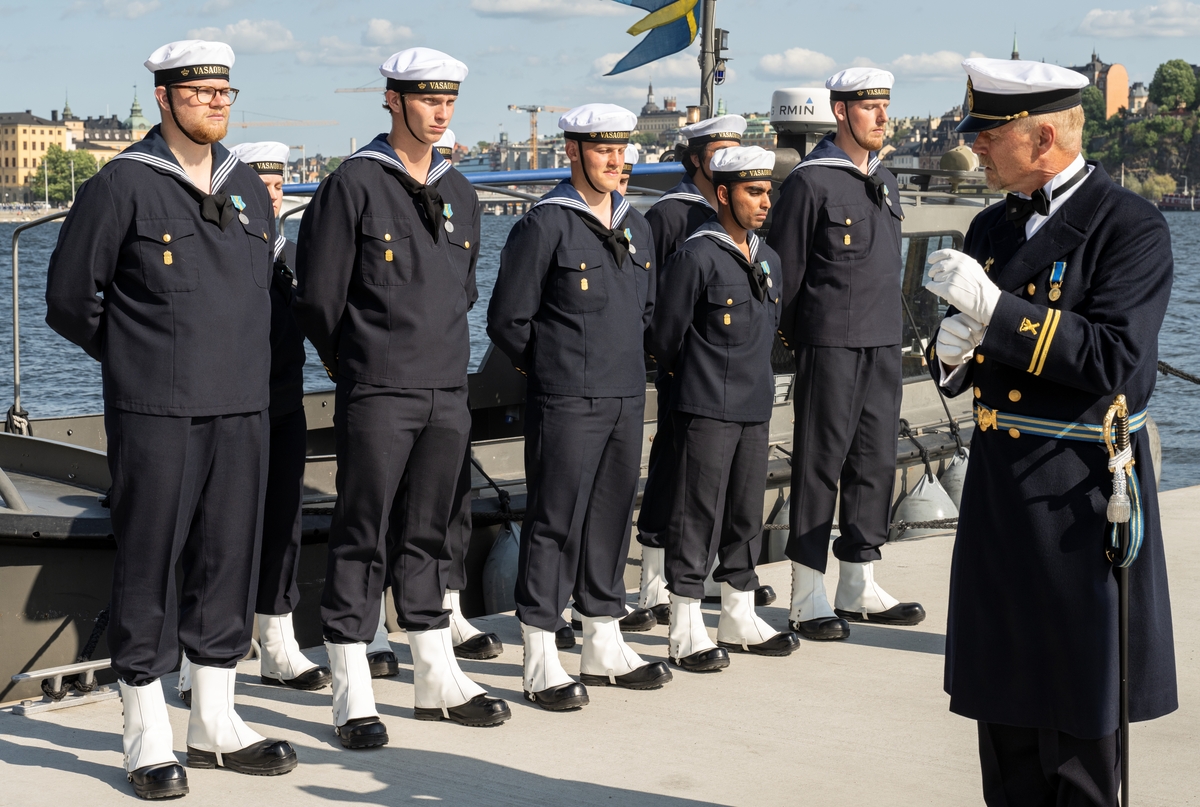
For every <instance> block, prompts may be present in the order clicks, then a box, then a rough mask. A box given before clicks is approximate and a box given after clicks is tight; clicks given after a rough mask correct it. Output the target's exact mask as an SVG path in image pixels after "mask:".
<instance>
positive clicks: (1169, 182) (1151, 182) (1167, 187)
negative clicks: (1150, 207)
mask: <svg viewBox="0 0 1200 807" xmlns="http://www.w3.org/2000/svg"><path fill="white" fill-rule="evenodd" d="M1176 187H1178V186H1177V185H1176V183H1175V180H1174V179H1173V178H1172V177H1169V176H1166V175H1164V174H1156V173H1154V172H1153V171H1151V172H1150V173H1149V174H1148V175H1147V176H1146V178H1145V179H1143V180H1142V181H1141V184H1140V186H1139V187H1138V188H1137V191H1136V192H1137V193H1140V194H1141V195H1142V196H1144V197H1145V198H1147V199H1149V200H1150V201H1152V202H1157V201H1158V200H1159V199H1161V198H1163V194H1166V193H1174V192H1175V189H1176Z"/></svg>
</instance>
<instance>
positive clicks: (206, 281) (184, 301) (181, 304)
mask: <svg viewBox="0 0 1200 807" xmlns="http://www.w3.org/2000/svg"><path fill="white" fill-rule="evenodd" d="M212 155H213V169H212V192H213V193H214V194H218V193H220V194H229V195H230V196H233V197H236V198H237V200H238V201H240V203H241V204H242V205H244V209H243V210H242V211H241V215H243V216H245V218H246V222H245V223H243V222H242V221H241V220H240V219H239V218H237V217H235V218H234V219H233V221H231V222H230V223H229V225H228V226H227V227H226V228H225V229H224V230H222V229H221V228H220V227H219V226H218V225H216V224H213V223H211V222H207V221H205V220H204V219H202V218H201V217H200V204H201V199H202V198H203V197H204V194H202V193H201V192H200V190H199V189H198V188H196V186H195V185H194V184H193V183H192V181H191V179H190V178H188V175H187V174H186V173H185V172H184V170H183V169H182V168H181V167H180V166H179V162H178V161H177V160H176V159H175V157H174V155H173V154H172V153H171V150H170V148H168V146H167V143H166V141H165V140H164V139H163V137H162V135H161V134H160V132H159V127H157V126H155V127H154V128H153V129H151V130H150V131H149V132H148V133H147V134H146V137H145V138H144V139H143V140H142V141H141V142H139V143H135V144H134V145H132V146H130V147H129V148H128V149H126V150H125V151H124V152H122V153H121V154H119V155H117V156H116V157H114V158H113V159H112V160H111V161H110V162H109V163H108V164H107V165H105V166H104V167H103V168H102V169H100V172H99V173H97V174H96V176H94V177H92V178H91V179H89V180H88V181H87V182H85V183H84V184H83V186H82V187H81V188H80V189H79V194H78V197H77V198H76V200H75V204H74V205H73V206H72V207H71V212H70V214H69V215H68V216H67V218H66V220H65V221H64V222H63V225H62V230H61V231H60V232H59V234H58V246H56V247H55V249H54V254H53V255H52V256H51V257H50V269H49V272H48V274H47V278H46V322H47V324H49V326H50V327H51V328H53V329H54V330H55V331H57V332H58V333H60V334H62V335H63V336H65V337H66V338H67V339H69V340H71V341H72V342H74V343H75V344H77V345H79V346H80V347H82V348H83V349H84V350H86V351H87V353H88V355H90V356H91V357H92V358H94V359H97V360H99V361H100V363H101V373H102V376H103V379H104V405H105V407H106V408H113V409H121V410H125V411H128V412H138V413H141V414H146V415H168V416H172V417H203V416H211V415H229V414H236V413H245V412H261V411H262V410H264V409H266V408H267V404H268V387H267V383H268V381H267V380H268V375H269V373H270V364H271V347H270V342H269V338H268V337H269V328H270V322H271V298H270V291H269V289H270V286H271V266H272V256H271V253H272V247H273V245H274V243H275V216H274V211H273V209H272V207H271V199H270V197H269V196H268V195H267V190H266V188H265V187H264V186H263V183H262V180H261V179H259V176H258V174H256V173H255V172H254V170H253V169H251V168H250V167H249V166H248V165H245V164H244V163H242V162H241V161H239V160H238V159H237V158H236V157H234V156H232V155H231V154H230V153H229V151H228V150H227V149H225V147H224V146H222V145H221V144H220V143H214V144H213V146H212Z"/></svg>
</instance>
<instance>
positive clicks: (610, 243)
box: [579, 211, 629, 269]
mask: <svg viewBox="0 0 1200 807" xmlns="http://www.w3.org/2000/svg"><path fill="white" fill-rule="evenodd" d="M579 218H581V219H583V223H584V224H586V225H587V228H588V229H589V230H591V231H592V232H594V233H595V234H596V235H598V236H600V240H601V241H603V242H604V247H605V248H606V249H607V250H608V251H609V252H611V253H612V256H613V257H614V258H616V259H617V268H618V269H624V268H625V256H626V255H628V254H629V242H628V241H626V240H625V233H620V234H619V235H618V230H616V229H610V228H608V227H605V226H604V225H603V224H601V223H600V222H598V221H596V219H595V217H594V216H592V215H591V214H590V213H584V212H583V211H579Z"/></svg>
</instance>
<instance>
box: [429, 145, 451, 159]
mask: <svg viewBox="0 0 1200 807" xmlns="http://www.w3.org/2000/svg"><path fill="white" fill-rule="evenodd" d="M434 148H435V149H437V151H438V154H441V155H442V156H443V157H449V156H450V155H452V154H453V153H454V146H434Z"/></svg>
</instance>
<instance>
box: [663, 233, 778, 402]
mask: <svg viewBox="0 0 1200 807" xmlns="http://www.w3.org/2000/svg"><path fill="white" fill-rule="evenodd" d="M748 241H749V246H750V256H751V257H750V261H751V262H752V263H753V265H754V266H756V267H758V268H760V269H761V271H763V272H765V273H766V275H767V277H772V274H773V271H772V270H778V268H779V256H778V255H776V254H775V251H774V250H773V249H771V248H770V247H768V246H767V245H766V244H765V243H764V242H763V241H762V240H761V239H760V238H759V237H758V236H757V235H755V234H754V233H750V234H749V238H748ZM749 271H751V263H748V262H747V261H746V258H745V257H744V256H743V255H742V252H741V250H740V249H738V247H737V245H736V244H734V243H733V239H731V238H730V237H729V235H728V234H727V233H726V232H725V229H724V228H723V227H721V225H720V223H719V222H718V221H717V218H716V216H713V217H712V218H710V219H709V220H708V221H707V222H706V223H705V224H703V225H701V226H700V228H699V229H697V230H696V232H694V233H693V234H692V235H691V236H690V237H689V238H688V239H687V240H686V241H685V242H684V244H683V246H681V247H680V248H679V249H678V250H677V251H676V252H675V254H674V255H672V256H671V258H670V259H668V261H667V266H666V268H665V269H663V271H662V272H661V275H662V280H663V285H664V287H669V288H670V289H671V292H670V294H664V295H662V296H661V297H660V298H659V299H658V300H657V302H656V304H655V310H654V319H653V321H652V323H651V326H650V330H649V332H648V333H647V336H646V345H647V347H648V348H649V350H650V351H651V352H652V353H653V355H654V356H655V357H656V359H657V360H658V361H660V362H661V364H662V366H664V367H665V368H666V369H667V370H668V371H669V372H670V374H671V376H672V383H671V400H670V404H669V406H670V409H672V410H676V411H679V412H689V413H691V414H694V415H701V416H702V417H707V418H713V419H714V420H724V421H732V422H738V423H761V422H765V421H767V420H770V419H771V404H772V401H774V399H775V376H774V373H773V371H772V369H771V346H772V345H773V344H774V342H775V331H776V328H777V326H778V324H779V312H780V308H781V306H780V304H779V299H780V292H779V288H778V286H776V285H775V284H774V282H773V281H772V284H771V285H770V287H768V288H767V290H766V294H765V296H764V297H763V299H762V300H759V299H758V298H757V296H756V295H755V293H754V291H753V290H752V284H753V283H754V282H755V281H754V280H753V279H752V278H751V277H750V276H749Z"/></svg>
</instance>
